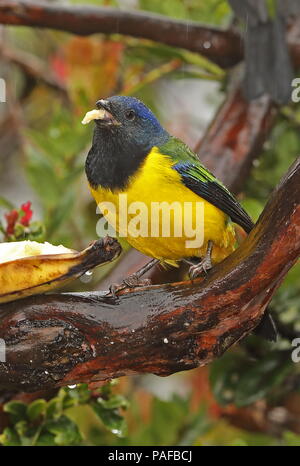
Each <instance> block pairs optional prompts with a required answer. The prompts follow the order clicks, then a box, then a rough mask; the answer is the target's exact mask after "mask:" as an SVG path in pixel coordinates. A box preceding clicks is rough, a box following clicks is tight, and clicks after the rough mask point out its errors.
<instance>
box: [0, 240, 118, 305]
mask: <svg viewBox="0 0 300 466" xmlns="http://www.w3.org/2000/svg"><path fill="white" fill-rule="evenodd" d="M24 243H25V242H24ZM26 243H30V242H26ZM9 244H10V243H7V245H9ZM36 244H37V243H35V245H36ZM35 245H34V246H35ZM21 246H22V245H21ZM24 246H25V245H24ZM49 246H52V245H49V244H47V246H46V245H44V248H43V245H42V244H41V247H40V248H39V250H38V251H37V249H36V246H35V247H33V251H35V255H28V247H29V248H30V245H28V244H27V245H26V247H25V249H27V252H26V257H20V258H15V257H14V258H13V260H8V259H9V258H7V257H4V259H3V260H2V261H1V256H0V303H7V302H9V301H15V300H17V299H22V298H25V297H27V296H32V295H35V294H40V293H45V292H47V291H50V290H53V289H55V288H58V287H61V286H64V285H66V284H67V283H69V282H71V281H72V280H75V279H76V278H78V277H80V276H81V275H83V274H85V273H86V272H87V271H89V270H91V269H92V268H94V267H96V266H98V265H104V264H106V263H108V262H111V261H113V260H114V259H116V258H117V257H118V256H119V255H120V253H121V246H120V245H119V243H118V241H117V240H115V239H113V238H110V237H108V236H107V237H106V238H101V239H99V240H98V241H95V242H94V243H92V244H91V245H90V246H89V247H88V248H86V249H84V250H83V251H81V252H77V251H73V250H71V249H69V250H68V249H67V248H64V247H61V246H58V247H57V248H58V249H56V247H55V246H52V248H53V249H51V248H50V250H51V251H52V250H53V251H63V252H61V253H58V254H55V253H51V254H49V253H47V254H43V249H44V250H46V251H47V252H49ZM8 247H9V246H8ZM59 248H62V249H59ZM1 249H2V251H3V249H4V248H3V244H2V245H1ZM36 252H38V254H36ZM0 253H1V250H0Z"/></svg>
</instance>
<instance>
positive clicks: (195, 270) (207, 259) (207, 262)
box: [189, 241, 213, 280]
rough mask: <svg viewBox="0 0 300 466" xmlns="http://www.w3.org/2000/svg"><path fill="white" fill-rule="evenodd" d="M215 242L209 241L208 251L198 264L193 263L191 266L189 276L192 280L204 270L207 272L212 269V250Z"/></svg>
mask: <svg viewBox="0 0 300 466" xmlns="http://www.w3.org/2000/svg"><path fill="white" fill-rule="evenodd" d="M212 247H213V243H212V241H209V242H208V246H207V251H206V254H205V256H204V257H203V259H202V260H201V261H200V262H199V263H198V264H196V265H192V266H191V267H190V268H189V277H190V279H191V280H194V279H195V278H197V277H199V276H200V275H202V273H203V272H204V273H205V274H206V273H207V272H208V271H209V270H210V269H212V261H211V252H212Z"/></svg>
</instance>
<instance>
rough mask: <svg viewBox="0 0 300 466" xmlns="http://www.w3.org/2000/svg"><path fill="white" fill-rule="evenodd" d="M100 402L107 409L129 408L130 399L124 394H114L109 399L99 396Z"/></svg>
mask: <svg viewBox="0 0 300 466" xmlns="http://www.w3.org/2000/svg"><path fill="white" fill-rule="evenodd" d="M97 401H98V403H99V404H100V405H101V406H103V408H105V409H118V408H123V409H127V408H128V404H129V403H128V401H127V400H126V398H124V397H123V396H122V395H113V396H111V397H110V398H109V399H108V400H105V399H103V398H98V400H97Z"/></svg>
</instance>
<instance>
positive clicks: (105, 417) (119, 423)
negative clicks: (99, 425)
mask: <svg viewBox="0 0 300 466" xmlns="http://www.w3.org/2000/svg"><path fill="white" fill-rule="evenodd" d="M91 406H92V408H93V410H94V412H95V413H96V415H97V416H98V417H99V418H100V419H101V421H102V422H103V424H104V425H105V427H106V428H107V429H108V430H110V431H111V432H112V433H113V434H115V435H116V436H117V437H125V436H126V435H127V424H126V421H125V419H124V418H123V417H122V416H121V415H120V414H119V413H118V411H117V410H113V409H105V408H104V407H103V406H102V405H101V404H100V403H99V402H96V403H95V402H94V403H92V405H91Z"/></svg>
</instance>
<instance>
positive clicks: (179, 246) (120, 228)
mask: <svg viewBox="0 0 300 466" xmlns="http://www.w3.org/2000/svg"><path fill="white" fill-rule="evenodd" d="M96 108H97V110H92V111H90V112H88V113H87V114H86V116H85V118H84V120H83V123H88V122H90V121H91V120H93V121H94V123H95V125H94V132H93V140H92V146H91V148H90V150H89V152H88V155H87V158H86V163H85V172H86V176H87V180H88V184H89V187H90V190H91V194H92V196H93V197H94V199H95V201H96V203H97V205H98V206H100V205H102V208H100V210H102V213H103V214H104V217H105V219H106V220H107V221H108V223H111V224H114V228H115V229H116V230H117V232H118V233H119V234H120V233H122V236H125V238H126V240H127V241H128V243H129V244H130V245H131V246H133V247H134V248H135V249H137V250H139V251H140V252H142V253H143V254H145V255H146V256H149V257H151V258H152V259H151V261H150V262H149V263H148V264H146V265H145V266H144V267H143V268H142V269H140V270H139V271H137V272H136V273H135V274H132V275H131V276H129V277H126V278H125V279H124V282H123V284H122V285H121V287H123V288H124V287H128V286H129V287H134V286H138V285H140V284H141V285H142V284H144V281H143V279H142V276H143V275H144V274H145V272H147V271H148V270H149V269H150V268H152V267H153V266H154V265H155V264H157V263H161V264H163V265H171V266H174V265H177V264H178V263H180V261H185V262H187V263H188V264H189V265H190V269H189V274H190V278H191V279H194V278H196V277H197V276H199V275H201V274H203V272H207V271H208V270H209V269H210V268H211V267H212V266H213V265H214V264H216V263H218V262H221V261H222V260H223V259H225V258H226V257H227V256H229V255H230V254H231V253H232V252H233V251H234V250H235V249H236V247H237V244H238V240H237V234H236V229H235V224H237V225H239V227H241V228H242V229H243V230H244V231H245V232H246V233H249V232H250V231H251V230H252V228H253V226H254V224H253V221H252V219H251V218H250V216H249V215H248V214H247V212H246V211H245V210H244V209H243V207H242V206H241V205H240V203H239V202H238V201H237V199H236V198H235V197H234V196H233V194H231V193H230V191H229V190H228V189H227V188H226V187H225V186H224V185H223V184H222V183H221V181H219V180H218V179H217V178H216V177H215V176H214V175H213V174H212V173H211V172H210V171H209V170H208V169H207V168H205V167H204V166H203V165H202V164H201V162H200V160H199V159H198V157H197V155H196V154H195V153H194V152H193V151H192V150H191V149H190V148H189V147H188V146H187V145H186V144H185V143H184V142H183V141H181V140H180V139H178V138H176V137H174V136H172V135H170V134H169V132H168V131H167V130H166V129H165V128H164V127H163V126H162V125H161V124H160V122H159V120H158V118H157V117H156V116H155V115H154V113H153V112H152V111H151V110H150V109H149V108H148V107H147V106H146V105H145V104H144V103H143V102H141V101H140V100H138V99H137V98H135V97H130V96H112V97H108V98H106V99H100V100H98V101H97V102H96ZM124 195H126V201H127V205H131V204H132V203H136V202H138V203H139V205H140V203H142V205H143V206H146V207H147V208H148V209H149V212H150V211H151V208H152V205H153V203H162V202H165V203H167V205H172V203H174V202H177V204H176V205H177V206H178V204H179V206H182V207H183V209H182V210H181V212H184V214H185V210H184V208H185V207H186V206H187V205H188V206H189V208H190V210H189V214H190V216H191V217H192V221H193V224H195V218H194V217H195V216H196V215H197V212H196V206H197V205H201V206H203V213H204V216H203V219H204V222H203V223H204V224H203V238H202V243H201V244H200V243H199V245H198V244H197V245H196V244H192V245H190V244H189V243H188V240H190V239H191V238H190V236H189V237H187V236H186V235H185V232H184V231H182V234H181V236H180V235H177V236H176V235H175V234H174V235H173V236H172V235H169V236H168V237H167V236H163V235H162V234H161V231H160V232H159V233H160V234H156V235H152V234H151V232H152V229H153V228H154V230H155V228H156V227H157V225H156V224H153V222H157V217H156V219H155V220H154V219H153V220H152V219H151V215H149V217H150V219H148V224H147V228H146V230H147V231H146V233H145V232H144V234H140V235H136V234H135V233H134V232H132V231H130V229H129V228H128V229H127V228H126V227H127V226H128V224H129V223H130V221H131V220H132V218H133V214H132V213H131V215H130V214H129V215H128V217H126V221H127V224H125V225H123V224H122V225H121V219H120V218H121V215H122V208H121V207H120V204H119V202H120V196H124ZM197 203H199V204H197ZM103 205H104V206H105V207H104V209H106V211H105V212H103ZM109 206H110V207H109ZM112 206H113V207H112ZM151 212H152V211H151ZM126 215H127V213H126ZM179 215H180V212H179ZM114 217H116V219H115V218H114ZM169 220H170V223H171V224H172V223H173V224H172V225H171V227H172V229H171V228H170V231H174V229H175V228H176V225H175V224H174V223H175V222H176V221H178V218H177V217H176V216H175V212H174V213H173V215H170V217H169ZM179 220H182V219H179ZM151 221H152V223H151ZM159 222H160V223H161V222H162V219H161V218H159ZM123 223H124V222H123ZM158 226H159V227H160V226H161V225H158ZM156 232H157V230H156ZM119 289H121V288H119ZM114 291H115V290H114ZM265 315H267V314H265ZM270 319H271V317H269V315H267V317H266V318H264V322H262V323H261V326H262V327H264V330H263V333H264V334H266V336H267V337H268V338H269V339H274V334H275V329H274V324H273V321H272V319H271V320H270Z"/></svg>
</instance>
